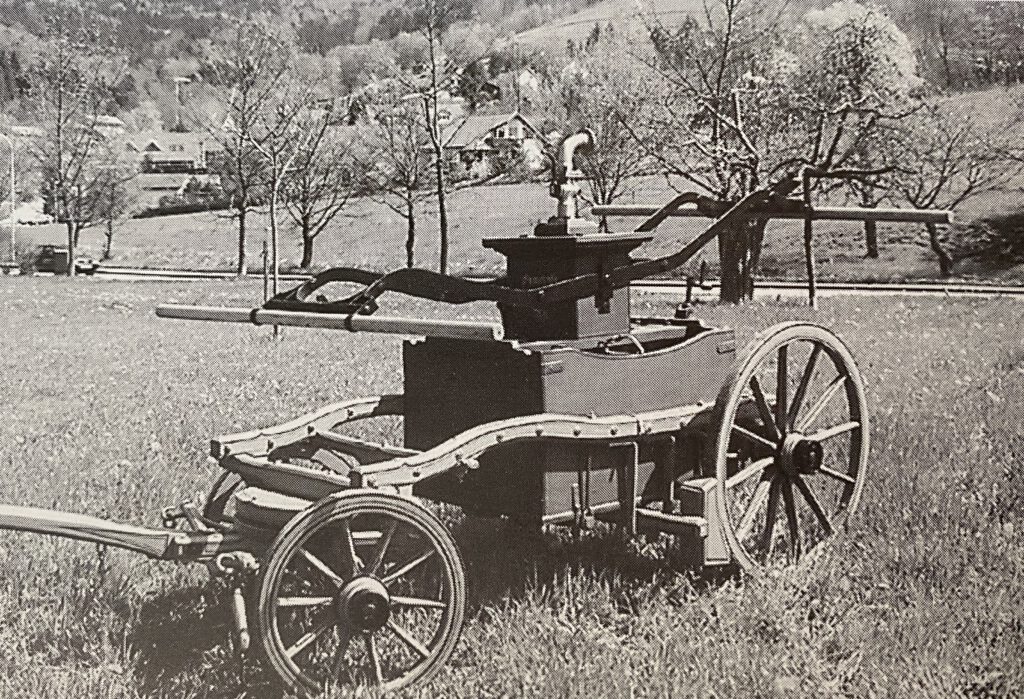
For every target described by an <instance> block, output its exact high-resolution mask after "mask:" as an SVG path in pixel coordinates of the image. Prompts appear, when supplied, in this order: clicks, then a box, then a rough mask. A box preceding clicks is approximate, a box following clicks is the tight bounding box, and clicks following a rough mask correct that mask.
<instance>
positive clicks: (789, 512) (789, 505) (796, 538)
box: [782, 480, 800, 560]
mask: <svg viewBox="0 0 1024 699" xmlns="http://www.w3.org/2000/svg"><path fill="white" fill-rule="evenodd" d="M782 501H783V503H784V504H785V507H786V523H787V524H788V525H789V553H790V556H791V558H792V559H793V560H796V559H797V558H798V557H799V556H800V522H799V520H798V519H797V517H796V499H795V498H794V497H793V484H792V483H790V482H789V480H786V481H785V482H784V483H783V484H782Z"/></svg>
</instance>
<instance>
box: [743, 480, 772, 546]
mask: <svg viewBox="0 0 1024 699" xmlns="http://www.w3.org/2000/svg"><path fill="white" fill-rule="evenodd" d="M771 489H772V481H771V480H763V481H761V482H760V483H758V484H757V488H756V489H755V490H754V495H753V497H751V498H750V502H749V503H748V504H747V509H746V511H745V512H744V513H743V517H742V518H741V519H740V525H739V526H738V527H737V528H736V539H737V540H738V541H743V540H744V539H746V538H747V536H748V535H749V534H750V530H751V529H753V528H754V522H755V521H756V520H757V513H758V511H759V510H760V509H761V505H763V504H764V501H765V500H767V499H768V491H770V490H771Z"/></svg>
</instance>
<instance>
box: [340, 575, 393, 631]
mask: <svg viewBox="0 0 1024 699" xmlns="http://www.w3.org/2000/svg"><path fill="white" fill-rule="evenodd" d="M337 606H338V608H337V611H338V616H339V617H341V619H342V620H343V621H346V622H348V623H349V624H351V625H352V626H354V627H355V628H357V629H359V630H361V631H376V630H377V629H379V628H382V627H383V626H384V625H385V624H387V623H388V619H389V618H390V617H391V596H390V595H389V594H388V590H387V588H386V587H384V583H382V582H381V581H380V580H377V579H376V578H370V577H359V578H355V579H354V580H352V581H351V582H349V583H348V584H347V585H345V587H343V588H342V589H341V592H340V593H339V595H338V603H337Z"/></svg>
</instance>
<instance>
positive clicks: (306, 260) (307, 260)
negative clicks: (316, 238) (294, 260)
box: [299, 225, 313, 269]
mask: <svg viewBox="0 0 1024 699" xmlns="http://www.w3.org/2000/svg"><path fill="white" fill-rule="evenodd" d="M311 264H313V236H312V235H310V233H309V226H308V225H303V227H302V262H301V263H300V265H299V266H300V267H302V269H309V266H310V265H311Z"/></svg>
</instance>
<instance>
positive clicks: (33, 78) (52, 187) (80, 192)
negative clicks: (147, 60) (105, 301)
mask: <svg viewBox="0 0 1024 699" xmlns="http://www.w3.org/2000/svg"><path fill="white" fill-rule="evenodd" d="M126 69H127V60H126V59H125V57H124V56H122V55H120V54H118V53H116V52H113V51H108V50H106V49H104V48H103V47H102V46H100V44H99V42H97V41H96V39H95V32H94V30H93V29H92V28H90V27H89V26H88V25H87V23H86V21H85V18H84V17H83V15H82V14H81V12H80V11H79V10H76V9H75V8H74V7H73V6H72V7H69V8H65V9H63V10H61V11H59V12H58V16H55V17H53V18H51V21H50V22H48V32H47V35H46V37H45V39H44V41H43V42H42V44H41V46H40V47H39V50H38V51H37V52H36V54H35V55H34V56H33V60H32V64H31V66H30V67H29V71H28V80H29V83H30V88H29V94H28V96H27V100H26V102H27V104H26V107H27V111H28V112H29V114H30V115H31V117H32V119H33V120H34V121H35V123H36V124H37V125H38V126H39V128H40V129H41V131H42V135H41V136H40V137H38V138H35V139H31V140H30V141H29V149H30V153H31V156H32V158H33V159H34V160H35V161H36V163H37V165H38V166H39V169H40V171H41V173H42V184H41V190H42V193H43V196H44V199H45V201H46V205H47V207H48V208H49V210H50V213H51V214H52V215H53V216H54V218H55V219H57V220H58V221H60V222H62V223H64V225H65V226H66V228H67V246H68V256H69V260H70V264H69V265H68V275H69V276H74V274H75V264H74V260H75V257H76V248H77V246H78V242H79V237H80V235H81V232H82V230H83V229H85V228H86V227H88V226H89V225H91V224H92V223H94V222H95V221H96V220H98V218H99V217H100V216H101V210H102V199H103V194H104V189H105V186H106V183H107V182H108V181H109V180H110V177H111V174H110V171H109V162H108V159H107V158H106V156H107V155H108V153H109V151H108V148H107V146H108V143H107V138H106V136H105V135H104V133H103V130H102V127H101V123H100V117H102V116H103V115H104V114H106V112H107V109H108V108H109V107H110V106H111V102H112V87H113V86H114V85H116V84H117V83H118V82H119V81H120V79H121V77H122V76H123V75H124V73H125V70H126Z"/></svg>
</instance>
